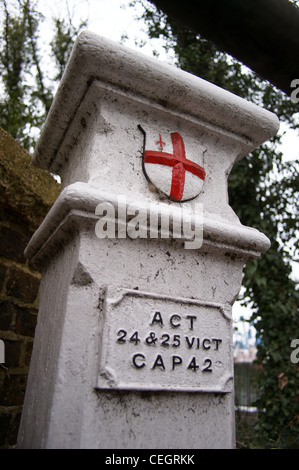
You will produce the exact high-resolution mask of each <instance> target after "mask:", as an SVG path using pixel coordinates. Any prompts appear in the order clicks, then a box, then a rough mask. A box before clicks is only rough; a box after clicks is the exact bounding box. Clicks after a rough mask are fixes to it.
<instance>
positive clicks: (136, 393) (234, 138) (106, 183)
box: [18, 32, 279, 449]
mask: <svg viewBox="0 0 299 470" xmlns="http://www.w3.org/2000/svg"><path fill="white" fill-rule="evenodd" d="M278 127H279V124H278V120H277V118H276V116H274V115H273V114H271V113H269V112H267V111H266V110H263V109H261V108H259V107H257V106H255V105H253V104H251V103H248V102H247V101H245V100H243V99H241V98H239V97H237V96H235V95H233V94H231V93H229V92H227V91H225V90H223V89H220V88H219V87H216V86H214V85H212V84H210V83H208V82H206V81H204V80H202V79H200V78H197V77H195V76H193V75H190V74H188V73H186V72H184V71H181V70H179V69H176V68H175V67H171V66H168V65H165V64H163V63H161V62H159V61H157V60H155V59H152V58H148V57H145V56H144V55H142V54H140V53H136V52H135V51H131V50H130V49H127V48H125V47H123V46H121V45H119V44H116V43H113V42H111V41H109V40H106V39H104V38H102V37H100V36H97V35H95V34H93V33H89V32H83V33H81V35H80V36H79V38H78V40H77V42H76V44H75V46H74V49H73V52H72V55H71V58H70V60H69V63H68V65H67V68H66V71H65V74H64V76H63V79H62V81H61V84H60V87H59V89H58V91H57V94H56V97H55V99H54V102H53V105H52V107H51V110H50V112H49V115H48V117H47V120H46V122H45V124H44V127H43V129H42V132H41V136H40V139H39V142H38V145H37V148H36V151H35V154H34V156H33V162H34V164H35V165H36V166H38V167H41V168H44V169H47V170H48V171H50V172H52V173H56V174H59V175H60V176H61V180H62V191H61V194H60V196H59V198H58V200H57V201H56V202H55V204H54V206H53V207H52V209H51V210H50V212H49V213H48V215H47V216H46V218H45V220H44V221H43V223H42V224H41V226H40V227H39V229H38V230H37V232H36V233H35V234H34V235H33V237H32V239H31V241H30V243H29V245H28V247H27V249H26V256H27V257H28V258H29V260H30V261H31V262H32V263H34V264H35V265H37V266H40V267H41V269H42V280H41V287H40V307H39V313H38V324H37V329H36V335H35V340H34V348H33V354H32V360H31V365H30V372H29V377H28V385H27V390H26V396H25V402H24V409H23V414H22V420H21V425H20V431H19V437H18V446H19V447H20V448H103V449H110V448H114V449H126V448H127V449H142V448H148V449H153V448H154V449H158V448H162V449H163V448H164V449H182V448H185V449H187V448H188V449H200V448H233V447H234V445H235V437H234V378H233V350H232V320H231V310H232V305H233V302H234V300H235V299H236V297H237V295H238V292H239V290H240V286H241V277H242V270H243V267H244V264H245V263H246V262H247V261H248V260H251V259H254V258H256V257H258V256H260V255H261V254H262V253H263V252H264V251H265V250H267V249H268V248H269V240H268V239H267V237H266V236H265V235H264V234H262V233H260V232H259V231H257V230H256V229H253V228H249V227H246V226H244V225H242V224H241V223H240V221H239V219H238V217H237V216H236V214H235V213H234V212H233V210H232V208H231V207H230V206H229V201H228V192H227V180H228V176H229V173H230V171H231V169H232V167H233V165H234V164H235V163H236V162H237V161H238V160H240V159H241V158H242V157H244V156H245V155H246V154H248V153H249V152H250V151H251V150H252V149H255V148H256V147H258V146H259V145H260V144H262V143H263V142H264V141H266V140H267V139H269V138H270V137H271V136H273V135H274V134H275V133H276V132H277V130H278ZM168 222H169V223H168Z"/></svg>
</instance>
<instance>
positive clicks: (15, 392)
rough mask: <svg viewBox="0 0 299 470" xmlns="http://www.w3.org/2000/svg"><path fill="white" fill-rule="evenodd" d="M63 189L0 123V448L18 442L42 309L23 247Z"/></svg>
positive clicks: (33, 272) (35, 277) (36, 278)
mask: <svg viewBox="0 0 299 470" xmlns="http://www.w3.org/2000/svg"><path fill="white" fill-rule="evenodd" d="M59 191H60V187H59V184H58V183H56V181H55V180H54V178H52V177H51V175H49V174H48V173H47V172H45V171H42V170H39V169H36V168H34V167H33V166H32V164H31V157H30V155H29V154H28V153H27V152H26V151H25V150H24V149H23V148H22V147H21V146H20V145H19V144H18V143H17V142H16V141H15V140H14V139H13V138H12V137H11V136H10V135H8V134H7V133H6V132H4V131H3V130H2V129H1V128H0V340H2V341H3V342H4V346H5V363H1V364H0V448H7V447H12V446H14V445H15V444H16V439H17V433H18V427H19V423H20V418H21V412H22V404H23V400H24V394H25V389H26V379H27V374H28V368H29V363H30V357H31V351H32V346H33V338H34V330H35V325H36V320H37V312H38V289H39V281H40V273H39V272H38V271H37V270H36V269H34V267H32V266H29V264H28V262H27V260H26V259H25V257H24V249H25V247H26V245H27V243H28V241H29V239H30V238H31V236H32V234H33V233H34V232H35V230H36V229H37V227H38V226H39V225H40V223H41V222H42V220H43V218H44V217H45V215H46V213H47V212H48V211H49V209H50V207H51V206H52V204H53V203H54V201H55V199H56V198H57V197H58V194H59Z"/></svg>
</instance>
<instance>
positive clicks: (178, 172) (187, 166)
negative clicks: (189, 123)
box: [138, 126, 206, 202]
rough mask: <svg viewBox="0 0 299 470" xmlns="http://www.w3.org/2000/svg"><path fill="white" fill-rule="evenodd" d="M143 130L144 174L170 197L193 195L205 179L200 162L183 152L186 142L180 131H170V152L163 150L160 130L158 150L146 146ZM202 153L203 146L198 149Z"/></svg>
mask: <svg viewBox="0 0 299 470" xmlns="http://www.w3.org/2000/svg"><path fill="white" fill-rule="evenodd" d="M138 128H139V130H140V131H141V132H142V133H143V134H144V150H143V170H144V173H145V176H146V178H147V179H148V180H149V181H150V182H151V183H152V184H153V185H154V186H155V187H156V188H157V189H158V190H159V191H160V192H162V193H163V194H165V195H166V196H167V197H168V198H169V199H171V200H173V201H176V202H184V201H188V200H190V199H194V198H195V197H196V196H197V195H198V194H199V193H200V191H201V190H202V187H203V184H204V180H205V175H206V173H205V170H204V169H203V167H202V166H200V165H199V164H198V163H195V162H194V161H192V160H190V159H189V158H187V156H186V151H185V144H184V140H183V138H182V136H181V135H180V134H179V132H173V133H171V134H170V136H171V142H172V148H173V153H168V152H164V151H163V147H164V146H165V145H166V143H165V142H164V141H163V140H162V136H161V134H159V139H158V140H157V141H156V144H157V145H159V151H158V150H146V149H145V146H146V141H145V132H144V130H143V129H142V128H141V126H138ZM199 152H201V153H202V148H201V150H199Z"/></svg>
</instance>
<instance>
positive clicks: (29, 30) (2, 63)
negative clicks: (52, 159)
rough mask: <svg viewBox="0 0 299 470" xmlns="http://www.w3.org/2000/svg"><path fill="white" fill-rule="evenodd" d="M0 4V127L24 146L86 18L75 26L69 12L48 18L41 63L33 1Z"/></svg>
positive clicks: (40, 18) (37, 16)
mask: <svg viewBox="0 0 299 470" xmlns="http://www.w3.org/2000/svg"><path fill="white" fill-rule="evenodd" d="M0 7H1V13H2V18H3V25H2V35H1V42H0V71H1V86H2V88H1V102H0V126H1V127H2V128H3V129H5V130H6V131H7V132H9V133H10V134H11V135H12V136H13V137H14V138H16V139H17V140H19V141H20V142H21V143H22V144H23V146H24V147H25V148H27V149H30V148H32V146H33V145H34V143H35V140H36V134H37V131H38V130H39V129H40V127H41V125H42V124H43V122H44V120H45V117H46V115H47V113H48V111H49V108H50V106H51V102H52V99H53V93H54V88H55V86H56V84H57V81H58V80H60V79H61V76H62V73H63V70H64V68H65V65H66V62H67V60H68V57H69V54H70V50H71V48H72V45H73V43H74V40H75V38H76V36H77V34H78V31H79V30H80V29H81V28H82V27H83V26H85V24H86V23H85V22H81V24H80V25H79V26H78V28H76V27H74V26H73V24H72V21H71V18H70V17H69V18H67V19H59V18H54V19H53V22H54V33H53V38H52V40H51V41H50V47H51V54H50V55H51V57H49V59H51V61H52V63H51V64H50V65H49V66H48V67H47V68H45V66H44V64H43V61H42V53H41V51H40V45H39V44H40V41H39V39H40V37H39V34H40V25H41V23H42V21H43V19H44V18H43V16H42V14H41V13H40V12H39V11H38V9H37V8H38V4H37V2H34V0H10V1H9V2H8V1H7V0H0ZM53 62H54V63H53ZM55 67H56V75H55V76H53V77H52V78H51V77H49V76H48V73H47V70H48V69H50V70H51V69H53V71H55ZM53 73H54V72H53Z"/></svg>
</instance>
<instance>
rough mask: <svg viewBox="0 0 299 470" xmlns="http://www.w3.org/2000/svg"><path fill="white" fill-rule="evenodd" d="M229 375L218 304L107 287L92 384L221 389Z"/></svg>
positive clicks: (224, 319) (226, 328)
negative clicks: (98, 360)
mask: <svg viewBox="0 0 299 470" xmlns="http://www.w3.org/2000/svg"><path fill="white" fill-rule="evenodd" d="M232 379H233V354H232V327H231V316H230V313H229V312H226V311H225V309H224V307H223V306H222V305H221V304H216V303H210V302H202V301H199V300H194V299H186V298H172V297H168V296H163V295H158V294H152V293H148V292H140V291H138V290H129V289H121V288H120V289H118V288H113V287H108V288H107V291H106V297H105V301H104V325H103V329H102V336H101V343H100V366H99V376H98V383H97V388H99V389H119V390H153V391H156V390H157V391H158V390H160V391H161V390H164V391H166V390H167V391H189V392H190V391H197V392H222V393H225V392H231V391H232V387H233V380H232Z"/></svg>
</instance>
